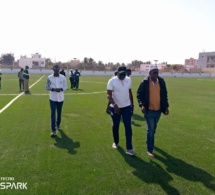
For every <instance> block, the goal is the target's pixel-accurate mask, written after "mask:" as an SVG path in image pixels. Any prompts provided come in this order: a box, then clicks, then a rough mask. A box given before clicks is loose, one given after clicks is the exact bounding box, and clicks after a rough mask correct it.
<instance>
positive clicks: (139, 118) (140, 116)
mask: <svg viewBox="0 0 215 195" xmlns="http://www.w3.org/2000/svg"><path fill="white" fill-rule="evenodd" d="M132 119H134V120H137V121H145V120H146V119H145V118H144V116H143V114H142V115H139V114H133V115H132Z"/></svg>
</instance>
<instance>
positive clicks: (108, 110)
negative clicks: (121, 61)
mask: <svg viewBox="0 0 215 195" xmlns="http://www.w3.org/2000/svg"><path fill="white" fill-rule="evenodd" d="M117 73H118V70H116V71H115V72H114V76H112V77H111V78H113V77H115V76H117ZM110 104H111V102H110V101H109V100H108V104H107V108H106V113H107V114H110Z"/></svg>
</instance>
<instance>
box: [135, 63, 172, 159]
mask: <svg viewBox="0 0 215 195" xmlns="http://www.w3.org/2000/svg"><path fill="white" fill-rule="evenodd" d="M158 74H159V71H158V67H157V66H156V65H154V66H151V67H150V70H149V76H148V77H146V78H145V79H144V80H143V81H142V82H141V83H140V86H139V88H138V90H137V101H138V103H139V106H140V108H141V111H142V113H143V114H144V117H145V119H146V123H147V142H146V144H147V154H148V155H149V156H150V157H154V153H153V150H154V134H155V132H156V127H157V124H158V121H159V119H160V116H161V113H163V114H165V115H168V114H169V109H168V107H169V103H168V96H167V88H166V84H165V81H164V79H163V78H161V77H159V76H158Z"/></svg>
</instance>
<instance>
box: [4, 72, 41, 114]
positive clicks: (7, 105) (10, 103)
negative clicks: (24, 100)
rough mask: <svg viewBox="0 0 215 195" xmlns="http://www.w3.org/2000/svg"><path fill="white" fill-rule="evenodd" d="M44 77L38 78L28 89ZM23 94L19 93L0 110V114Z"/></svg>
mask: <svg viewBox="0 0 215 195" xmlns="http://www.w3.org/2000/svg"><path fill="white" fill-rule="evenodd" d="M44 76H45V75H43V76H42V77H40V78H39V79H38V80H37V81H36V82H35V83H33V84H32V85H31V86H30V87H29V88H31V87H33V86H34V85H36V84H37V83H38V82H39V81H40V80H41V79H42V78H43V77H44ZM23 94H24V92H22V93H20V94H19V95H18V96H16V97H15V98H14V99H12V100H11V101H10V102H9V103H8V104H7V105H6V106H5V107H4V108H2V109H1V110H0V114H1V113H2V112H3V111H4V110H6V109H7V108H8V107H9V106H10V105H11V104H12V103H13V102H15V101H16V100H17V99H18V98H19V97H20V96H22V95H23Z"/></svg>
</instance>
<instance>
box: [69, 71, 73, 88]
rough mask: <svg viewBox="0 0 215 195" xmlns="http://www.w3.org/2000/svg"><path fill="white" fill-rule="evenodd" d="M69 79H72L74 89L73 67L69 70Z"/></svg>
mask: <svg viewBox="0 0 215 195" xmlns="http://www.w3.org/2000/svg"><path fill="white" fill-rule="evenodd" d="M69 80H70V84H71V89H72V88H73V87H74V73H73V70H72V69H71V70H70V72H69Z"/></svg>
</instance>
